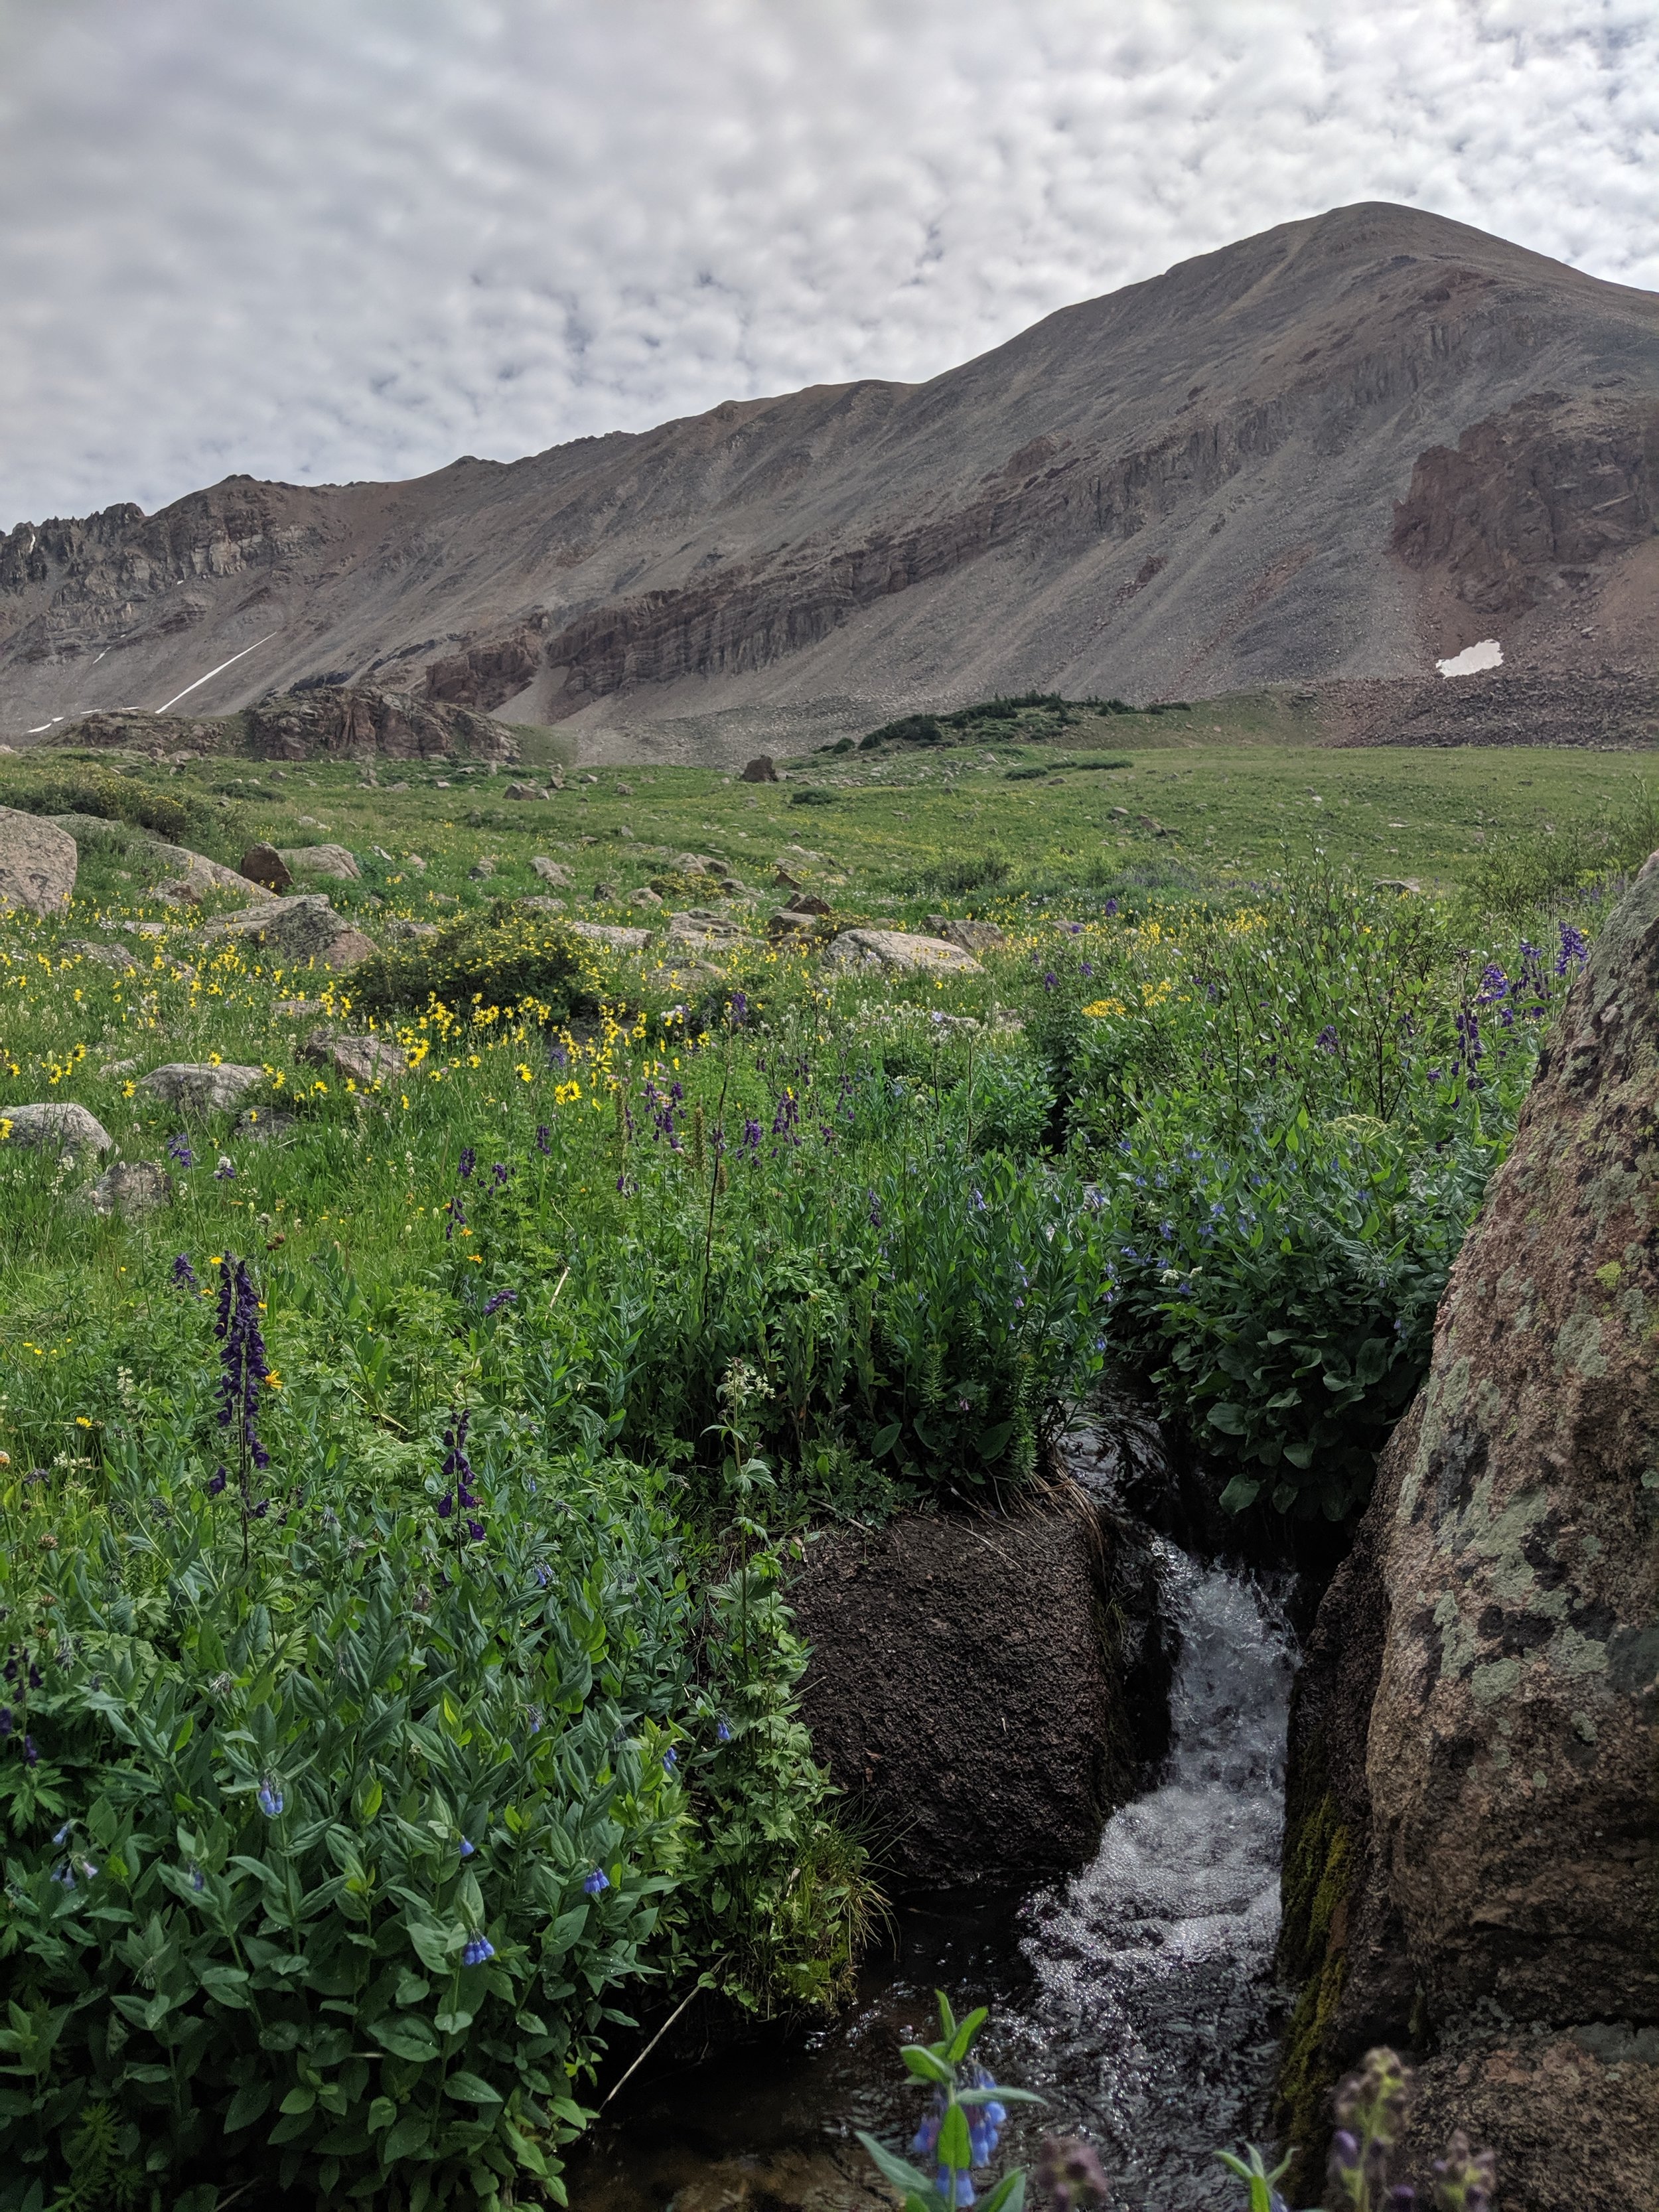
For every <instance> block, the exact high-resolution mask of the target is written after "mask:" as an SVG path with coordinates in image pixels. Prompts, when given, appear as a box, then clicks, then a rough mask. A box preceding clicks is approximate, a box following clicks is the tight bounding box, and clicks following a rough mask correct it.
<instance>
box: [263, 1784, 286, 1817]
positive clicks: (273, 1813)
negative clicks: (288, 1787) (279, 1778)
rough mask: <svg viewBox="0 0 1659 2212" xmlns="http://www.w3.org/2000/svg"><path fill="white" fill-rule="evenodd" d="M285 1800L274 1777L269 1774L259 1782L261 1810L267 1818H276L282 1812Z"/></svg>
mask: <svg viewBox="0 0 1659 2212" xmlns="http://www.w3.org/2000/svg"><path fill="white" fill-rule="evenodd" d="M283 1802H284V1800H283V1793H282V1790H281V1789H280V1788H279V1787H278V1785H277V1784H276V1782H275V1781H274V1780H273V1779H272V1778H271V1777H270V1775H267V1776H266V1777H265V1778H264V1781H263V1782H261V1783H260V1784H259V1810H260V1811H261V1812H262V1813H263V1814H264V1816H265V1818H266V1820H276V1818H277V1817H278V1815H279V1814H281V1812H282V1809H283Z"/></svg>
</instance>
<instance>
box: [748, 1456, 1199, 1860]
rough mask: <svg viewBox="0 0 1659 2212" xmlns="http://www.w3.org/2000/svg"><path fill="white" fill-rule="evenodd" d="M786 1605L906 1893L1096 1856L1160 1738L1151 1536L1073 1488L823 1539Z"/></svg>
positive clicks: (868, 1817) (843, 1781)
mask: <svg viewBox="0 0 1659 2212" xmlns="http://www.w3.org/2000/svg"><path fill="white" fill-rule="evenodd" d="M790 1602H791V1604H792V1605H793V1607H794V1608H795V1614H796V1620H797V1625H798V1626H799V1630H800V1632H801V1633H802V1635H803V1636H805V1638H806V1639H807V1640H808V1642H809V1643H811V1645H812V1646H813V1656H812V1661H811V1668H810V1669H809V1671H808V1674H807V1677H806V1683H805V1698H804V1703H803V1710H804V1714H805V1719H806V1721H807V1723H808V1724H809V1725H810V1727H811V1731H812V1741H813V1744H814V1747H815V1748H816V1750H817V1755H818V1757H819V1758H820V1759H823V1761H824V1762H825V1764H826V1765H828V1766H829V1771H830V1772H831V1774H832V1775H833V1776H834V1778H835V1779H836V1782H837V1784H839V1785H840V1786H841V1787H842V1789H843V1790H846V1792H847V1793H848V1800H849V1802H850V1804H851V1806H852V1808H853V1809H854V1811H855V1813H857V1814H860V1815H861V1817H862V1818H863V1819H864V1820H865V1821H866V1823H867V1825H868V1827H869V1830H870V1832H871V1835H872V1842H873V1844H874V1846H875V1850H876V1854H877V1857H878V1863H879V1864H880V1867H881V1869H882V1873H883V1875H884V1879H885V1881H886V1882H887V1884H888V1886H889V1887H890V1889H891V1890H892V1891H893V1892H894V1893H896V1894H905V1893H914V1892H916V1891H920V1890H927V1889H938V1888H941V1887H950V1886H953V1885H960V1884H1005V1885H1006V1884H1018V1883H1022V1882H1029V1881H1030V1880H1031V1879H1032V1878H1033V1877H1034V1876H1037V1875H1043V1874H1047V1873H1050V1872H1056V1871H1059V1870H1060V1869H1066V1868H1071V1867H1076V1866H1079V1865H1081V1864H1083V1863H1085V1861H1086V1860H1087V1859H1088V1858H1089V1857H1090V1856H1091V1853H1092V1852H1093V1850H1094V1848H1095V1845H1096V1844H1097V1840H1098V1838H1099V1835H1100V1831H1101V1827H1102V1825H1103V1822H1104V1820H1106V1818H1107V1817H1108V1815H1109V1814H1110V1813H1111V1812H1112V1811H1113V1810H1114V1809H1115V1808H1116V1807H1117V1806H1118V1805H1120V1804H1121V1803H1122V1802H1124V1801H1125V1799H1126V1798H1127V1797H1128V1796H1131V1795H1133V1792H1134V1791H1135V1790H1136V1789H1137V1788H1139V1787H1141V1786H1143V1784H1144V1781H1145V1778H1146V1771H1147V1768H1148V1765H1149V1763H1150V1762H1152V1761H1154V1760H1156V1759H1158V1757H1160V1756H1161V1755H1162V1753H1163V1752H1164V1749H1165V1747H1166V1746H1167V1741H1168V1725H1169V1722H1168V1713H1169V1706H1168V1692H1169V1672H1170V1665H1169V1654H1168V1651H1167V1650H1166V1646H1165V1640H1164V1632H1163V1631H1162V1629H1161V1628H1160V1626H1159V1620H1158V1584H1157V1577H1156V1574H1155V1571H1154V1568H1153V1565H1152V1553H1151V1551H1150V1549H1149V1547H1148V1544H1147V1541H1146V1538H1145V1536H1144V1535H1142V1534H1139V1532H1137V1531H1136V1530H1134V1529H1133V1528H1132V1527H1131V1526H1130V1525H1129V1524H1128V1523H1127V1522H1123V1521H1121V1520H1119V1519H1118V1518H1117V1517H1116V1516H1113V1515H1111V1514H1109V1513H1107V1512H1105V1511H1104V1510H1102V1509H1101V1508H1100V1507H1099V1506H1098V1505H1097V1504H1095V1502H1094V1501H1092V1500H1091V1499H1089V1498H1086V1497H1085V1495H1084V1494H1083V1493H1082V1492H1077V1491H1073V1489H1071V1488H1070V1487H1069V1486H1067V1487H1066V1489H1065V1490H1064V1491H1062V1492H1060V1494H1059V1495H1058V1497H1057V1498H1053V1499H1050V1500H1048V1501H1046V1502H1044V1503H1042V1504H1037V1505H1035V1506H1033V1507H1032V1508H1031V1509H1030V1510H1029V1511H1027V1512H1026V1513H1025V1514H1024V1515H1023V1516H1021V1517H1019V1518H1018V1519H1012V1520H1007V1519H992V1518H991V1517H989V1516H966V1515H963V1516H951V1517H948V1518H947V1517H943V1516H941V1517H938V1518H923V1517H912V1518H908V1519H905V1520H902V1521H900V1522H895V1523H894V1524H893V1525H892V1526H891V1527H890V1528H886V1529H884V1530H883V1531H881V1532H880V1533H879V1534H866V1533H864V1532H861V1531H859V1530H856V1529H853V1530H840V1531H837V1532H836V1534H832V1535H828V1536H825V1537H823V1538H822V1539H820V1540H819V1541H817V1543H815V1544H814V1545H813V1546H812V1547H811V1553H809V1556H808V1561H807V1565H806V1566H805V1569H804V1570H803V1571H802V1572H801V1574H800V1576H799V1577H798V1579H797V1581H796V1582H795V1583H794V1584H793V1587H792V1589H791V1591H790Z"/></svg>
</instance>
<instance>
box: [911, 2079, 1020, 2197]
mask: <svg viewBox="0 0 1659 2212" xmlns="http://www.w3.org/2000/svg"><path fill="white" fill-rule="evenodd" d="M964 2079H965V2081H966V2084H967V2086H968V2087H969V2088H972V2089H994V2088H995V2087H996V2086H997V2084H996V2082H995V2081H994V2078H993V2077H992V2075H989V2074H987V2071H986V2070H985V2069H984V2067H982V2066H969V2067H967V2068H965V2069H964ZM963 2110H964V2112H965V2113H966V2116H967V2120H968V2142H969V2151H970V2154H971V2155H972V2159H973V2162H974V2165H975V2167H978V2166H988V2165H989V2164H990V2162H991V2160H992V2158H993V2156H994V2154H995V2151H996V2147H997V2143H998V2142H999V2140H1000V2137H1001V2134H1002V2130H1003V2128H1004V2126H1005V2125H1006V2122H1007V2118H1008V2113H1007V2110H1006V2106H1003V2105H1002V2104H1001V2103H1000V2101H999V2100H997V2099H996V2098H992V2099H991V2100H990V2101H989V2103H987V2104H983V2105H969V2106H964V2107H963ZM944 2125H945V2093H944V2091H943V2090H939V2091H936V2092H935V2093H934V2097H933V2103H932V2105H931V2106H929V2107H928V2109H927V2112H925V2113H924V2114H923V2115H922V2120H921V2126H920V2127H919V2128H918V2129H917V2130H916V2131H915V2135H914V2136H912V2137H911V2139H910V2155H911V2156H912V2157H913V2158H920V2159H932V2158H933V2157H935V2156H936V2155H937V2154H938V2151H939V2130H940V2129H941V2128H942V2127H943V2126H944ZM934 2180H935V2184H936V2185H937V2187H938V2189H939V2193H940V2195H941V2196H942V2197H944V2198H945V2203H947V2204H950V2203H955V2204H971V2203H973V2202H974V2185H973V2183H972V2182H971V2181H970V2180H969V2178H968V2176H967V2175H966V2174H965V2173H963V2172H960V2171H958V2172H957V2174H956V2175H955V2177H954V2185H955V2195H954V2196H952V2194H951V2188H952V2176H951V2169H950V2168H949V2167H948V2166H940V2167H939V2169H938V2172H936V2174H935V2176H934Z"/></svg>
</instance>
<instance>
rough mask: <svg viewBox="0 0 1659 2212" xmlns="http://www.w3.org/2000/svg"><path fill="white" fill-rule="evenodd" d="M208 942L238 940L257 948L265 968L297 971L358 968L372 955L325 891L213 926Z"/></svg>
mask: <svg viewBox="0 0 1659 2212" xmlns="http://www.w3.org/2000/svg"><path fill="white" fill-rule="evenodd" d="M205 934H206V935H207V937H208V938H209V939H214V938H219V937H240V938H243V939H246V941H247V942H248V943H249V944H250V945H257V946H258V949H259V951H260V952H261V953H262V954H263V955H264V958H265V959H266V961H267V962H270V963H274V964H276V965H277V966H280V967H283V968H296V967H299V966H301V965H302V964H303V963H305V962H307V961H308V960H314V961H317V962H319V963H320V964H321V965H322V966H323V967H325V968H329V969H339V968H350V967H354V966H355V965H356V963H357V962H358V961H359V960H367V959H368V957H369V955H370V954H371V953H372V952H373V951H374V940H373V939H371V938H368V937H365V936H364V934H363V933H362V930H361V929H359V928H357V927H356V925H355V924H354V923H353V922H352V921H351V920H350V919H349V916H347V915H343V914H337V913H336V912H335V910H334V908H332V907H331V905H330V904H329V902H328V896H327V894H326V892H324V891H310V892H307V893H305V894H303V895H302V896H299V897H295V898H282V899H270V900H266V901H264V902H262V903H260V904H259V905H258V906H251V907H247V908H245V909H244V910H243V912H242V913H240V914H233V915H226V916H225V917H224V918H223V919H222V921H217V922H214V923H211V924H210V926H209V927H208V929H207V931H206V933H205Z"/></svg>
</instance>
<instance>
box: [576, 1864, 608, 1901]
mask: <svg viewBox="0 0 1659 2212" xmlns="http://www.w3.org/2000/svg"><path fill="white" fill-rule="evenodd" d="M582 1887H583V1888H584V1889H585V1890H586V1892H587V1894H588V1895H589V1896H590V1897H598V1896H599V1895H600V1894H601V1893H603V1892H604V1891H605V1890H607V1889H609V1888H610V1887H611V1877H610V1875H608V1874H606V1872H605V1869H604V1868H603V1867H595V1868H594V1869H593V1871H592V1874H590V1875H588V1876H587V1878H586V1881H584V1882H583V1884H582Z"/></svg>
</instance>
